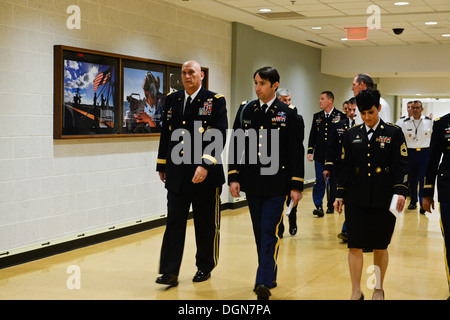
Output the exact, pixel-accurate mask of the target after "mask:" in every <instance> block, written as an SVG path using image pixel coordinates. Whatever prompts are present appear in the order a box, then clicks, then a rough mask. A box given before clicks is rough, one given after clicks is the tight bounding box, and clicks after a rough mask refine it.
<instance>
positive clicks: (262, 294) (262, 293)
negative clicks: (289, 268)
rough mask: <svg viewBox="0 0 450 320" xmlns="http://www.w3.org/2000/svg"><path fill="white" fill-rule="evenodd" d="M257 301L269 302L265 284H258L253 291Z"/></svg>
mask: <svg viewBox="0 0 450 320" xmlns="http://www.w3.org/2000/svg"><path fill="white" fill-rule="evenodd" d="M255 293H256V295H257V296H258V300H269V297H270V289H269V287H268V286H266V285H265V284H258V285H257V286H256V289H255Z"/></svg>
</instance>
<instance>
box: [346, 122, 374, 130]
mask: <svg viewBox="0 0 450 320" xmlns="http://www.w3.org/2000/svg"><path fill="white" fill-rule="evenodd" d="M354 125H355V120H352V123H351V125H350V127H353V126H354ZM371 130H372V129H371Z"/></svg>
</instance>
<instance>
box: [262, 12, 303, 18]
mask: <svg viewBox="0 0 450 320" xmlns="http://www.w3.org/2000/svg"><path fill="white" fill-rule="evenodd" d="M256 15H258V16H260V17H263V18H266V19H271V20H281V19H299V18H304V17H305V16H304V15H302V14H299V13H297V12H293V11H289V12H258V13H257V14H256Z"/></svg>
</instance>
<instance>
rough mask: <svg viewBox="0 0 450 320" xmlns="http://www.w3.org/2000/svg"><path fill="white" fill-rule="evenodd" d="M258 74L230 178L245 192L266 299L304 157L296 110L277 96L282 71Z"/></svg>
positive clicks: (240, 118) (298, 194)
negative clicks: (281, 230) (280, 233)
mask: <svg viewBox="0 0 450 320" xmlns="http://www.w3.org/2000/svg"><path fill="white" fill-rule="evenodd" d="M253 79H254V83H255V91H256V95H257V96H258V99H257V100H253V101H250V102H244V103H243V104H242V105H241V106H240V108H239V110H238V111H237V113H236V118H235V120H234V125H233V135H232V137H231V141H230V149H229V168H228V183H229V185H230V193H231V195H232V196H233V197H239V196H240V191H244V192H245V194H246V197H247V202H248V206H249V210H250V216H251V219H252V225H253V232H254V236H255V242H256V248H257V252H258V269H257V273H256V281H255V287H254V291H255V293H256V295H257V296H258V299H260V300H267V299H269V296H270V295H271V293H270V289H271V288H273V287H275V286H276V285H277V282H276V279H277V255H278V248H279V244H280V238H279V237H278V227H279V225H280V222H281V220H282V217H283V210H284V208H285V206H286V200H287V198H288V196H290V198H291V199H292V205H293V206H296V205H297V203H298V201H300V199H301V198H302V191H303V182H304V160H303V158H302V157H301V148H302V146H301V137H302V133H301V129H300V126H299V122H298V119H297V114H296V112H295V111H294V110H293V109H292V108H289V106H288V105H287V104H285V103H283V102H281V101H280V100H279V99H278V98H277V97H276V95H275V92H276V91H277V88H278V86H279V82H280V76H279V74H278V71H277V70H276V69H274V68H272V67H264V68H261V69H258V70H257V71H256V72H255V73H254V75H253ZM239 146H243V147H242V148H240V149H241V150H237V149H239ZM267 155H270V156H271V157H270V158H269V159H267V158H268V157H267Z"/></svg>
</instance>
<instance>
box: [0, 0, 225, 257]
mask: <svg viewBox="0 0 450 320" xmlns="http://www.w3.org/2000/svg"><path fill="white" fill-rule="evenodd" d="M72 4H77V5H79V7H80V9H81V19H82V20H81V29H80V30H69V29H68V28H67V27H66V20H67V18H68V17H69V16H70V14H67V13H66V9H67V7H68V6H69V5H72ZM57 44H60V45H68V46H74V47H81V48H87V49H93V50H101V51H106V52H113V53H119V54H126V55H130V56H136V57H143V58H150V59H156V60H163V61H171V62H176V63H182V62H184V61H186V60H188V59H196V60H198V61H199V62H200V63H201V64H202V65H203V66H205V67H208V68H209V74H210V78H209V88H210V89H211V90H213V91H216V92H220V93H222V94H224V95H225V96H227V97H229V96H230V78H231V24H230V23H227V22H224V21H221V20H218V19H215V18H214V19H213V18H210V17H208V16H201V15H199V14H197V13H194V12H192V11H189V10H186V9H180V8H179V7H176V6H173V5H170V4H168V3H165V2H164V1H157V0H127V1H122V0H96V1H84V0H78V1H72V0H2V1H1V2H0V254H1V253H4V252H6V251H9V252H10V254H13V253H15V252H17V251H20V250H25V249H26V250H28V249H33V248H39V247H40V244H41V243H45V242H48V241H50V242H52V243H54V242H55V241H56V242H57V241H63V240H70V239H71V238H76V236H77V235H78V234H80V233H84V234H87V235H88V234H89V233H95V232H102V231H107V230H108V228H110V227H112V226H117V227H118V226H123V225H127V224H129V223H131V224H133V223H135V221H138V220H141V221H146V220H151V219H153V218H155V217H159V216H160V215H163V214H165V212H166V191H165V189H164V188H163V185H162V183H161V182H160V181H159V178H158V175H157V173H156V172H155V168H156V157H157V148H158V144H159V139H158V138H125V139H93V140H82V139H79V140H70V141H55V140H53V46H54V45H57ZM225 199H228V197H227V195H225Z"/></svg>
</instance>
